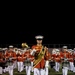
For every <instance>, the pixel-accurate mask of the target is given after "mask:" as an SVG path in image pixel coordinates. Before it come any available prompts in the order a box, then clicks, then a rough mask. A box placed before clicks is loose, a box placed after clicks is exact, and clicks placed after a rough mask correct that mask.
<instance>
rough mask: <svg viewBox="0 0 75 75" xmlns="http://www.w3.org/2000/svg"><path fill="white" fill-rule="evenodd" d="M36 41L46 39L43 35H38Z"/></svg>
mask: <svg viewBox="0 0 75 75" xmlns="http://www.w3.org/2000/svg"><path fill="white" fill-rule="evenodd" d="M35 38H36V39H43V38H44V37H43V36H42V35H38V36H35Z"/></svg>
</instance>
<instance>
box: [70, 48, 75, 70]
mask: <svg viewBox="0 0 75 75" xmlns="http://www.w3.org/2000/svg"><path fill="white" fill-rule="evenodd" d="M69 64H70V66H69V69H70V71H73V69H74V59H73V51H72V49H70V53H69Z"/></svg>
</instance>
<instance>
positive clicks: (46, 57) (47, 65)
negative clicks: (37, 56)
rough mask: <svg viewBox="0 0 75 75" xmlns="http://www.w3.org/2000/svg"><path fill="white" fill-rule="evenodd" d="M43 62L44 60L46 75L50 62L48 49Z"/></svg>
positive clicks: (46, 74)
mask: <svg viewBox="0 0 75 75" xmlns="http://www.w3.org/2000/svg"><path fill="white" fill-rule="evenodd" d="M45 60H46V64H45V75H48V72H49V61H50V60H51V54H50V52H48V48H47V50H46V55H45Z"/></svg>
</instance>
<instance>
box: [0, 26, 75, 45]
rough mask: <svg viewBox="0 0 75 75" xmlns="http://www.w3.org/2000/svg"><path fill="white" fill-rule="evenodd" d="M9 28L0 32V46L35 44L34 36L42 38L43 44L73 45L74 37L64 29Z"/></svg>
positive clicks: (47, 27) (46, 27)
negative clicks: (24, 43) (23, 43)
mask: <svg viewBox="0 0 75 75" xmlns="http://www.w3.org/2000/svg"><path fill="white" fill-rule="evenodd" d="M11 27H12V26H11ZM11 27H10V28H6V29H5V30H4V31H2V30H0V44H2V45H3V44H21V43H22V42H27V43H28V44H35V43H36V40H35V36H36V35H43V36H44V39H43V43H44V44H75V41H74V35H73V34H72V33H70V31H69V30H68V29H67V30H66V28H65V29H63V28H62V29H61V28H56V26H55V29H54V26H53V27H51V26H50V25H49V26H46V25H45V26H43V27H40V25H36V26H35V27H34V28H33V26H28V27H29V28H30V29H29V28H28V27H22V26H21V27H20V26H18V27H17V28H16V27H12V29H11ZM19 27H20V28H19ZM31 27H32V28H31ZM60 27H61V26H60ZM26 29H27V30H26ZM68 33H69V34H68Z"/></svg>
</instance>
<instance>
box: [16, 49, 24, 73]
mask: <svg viewBox="0 0 75 75" xmlns="http://www.w3.org/2000/svg"><path fill="white" fill-rule="evenodd" d="M17 64H18V72H22V71H23V67H24V66H23V54H22V51H21V49H18V53H17Z"/></svg>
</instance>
